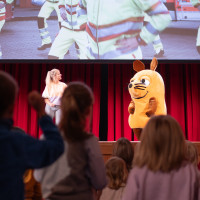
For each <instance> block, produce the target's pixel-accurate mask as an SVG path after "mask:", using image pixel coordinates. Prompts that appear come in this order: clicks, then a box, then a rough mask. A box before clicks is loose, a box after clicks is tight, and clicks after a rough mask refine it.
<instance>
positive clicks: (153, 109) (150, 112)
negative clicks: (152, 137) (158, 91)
mask: <svg viewBox="0 0 200 200" xmlns="http://www.w3.org/2000/svg"><path fill="white" fill-rule="evenodd" d="M156 109H157V102H156V98H155V97H152V98H150V99H149V107H148V110H147V112H146V115H147V116H148V117H151V116H152V115H154V114H155V112H156Z"/></svg>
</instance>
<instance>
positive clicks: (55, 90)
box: [42, 69, 67, 124]
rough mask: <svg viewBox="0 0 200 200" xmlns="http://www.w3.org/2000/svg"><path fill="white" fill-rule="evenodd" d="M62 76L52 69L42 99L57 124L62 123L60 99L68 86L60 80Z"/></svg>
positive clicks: (47, 111) (46, 109)
mask: <svg viewBox="0 0 200 200" xmlns="http://www.w3.org/2000/svg"><path fill="white" fill-rule="evenodd" d="M61 79H62V75H61V73H60V71H59V70H58V69H52V70H51V71H48V72H47V76H46V87H45V89H44V91H43V93H42V97H43V98H44V101H45V103H46V107H45V111H46V113H47V114H48V115H50V116H51V117H52V118H54V117H55V122H56V124H58V123H59V121H60V114H61V113H60V99H61V97H62V93H63V91H64V89H65V88H66V87H67V85H66V84H65V83H63V82H61V81H60V80H61Z"/></svg>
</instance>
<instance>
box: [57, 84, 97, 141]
mask: <svg viewBox="0 0 200 200" xmlns="http://www.w3.org/2000/svg"><path fill="white" fill-rule="evenodd" d="M93 101H94V97H93V93H92V90H91V89H90V88H89V87H88V86H87V85H86V84H84V83H81V82H71V83H69V84H68V87H67V88H66V89H65V90H64V92H63V96H62V98H61V112H62V114H61V121H60V124H59V127H60V129H61V130H62V131H63V133H64V136H65V139H67V140H69V141H81V140H84V139H86V138H88V137H89V134H88V133H85V131H84V129H85V126H86V117H87V116H88V114H89V113H90V107H91V106H92V105H93Z"/></svg>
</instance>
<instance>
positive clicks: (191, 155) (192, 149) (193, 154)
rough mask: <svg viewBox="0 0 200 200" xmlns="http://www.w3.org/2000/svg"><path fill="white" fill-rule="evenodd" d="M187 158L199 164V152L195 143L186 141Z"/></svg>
mask: <svg viewBox="0 0 200 200" xmlns="http://www.w3.org/2000/svg"><path fill="white" fill-rule="evenodd" d="M186 158H187V159H188V160H189V161H190V162H191V163H192V164H194V165H195V166H197V165H198V152H197V147H196V146H195V144H194V143H192V142H190V141H188V140H187V141H186Z"/></svg>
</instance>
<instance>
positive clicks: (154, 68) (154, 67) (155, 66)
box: [150, 57, 158, 71]
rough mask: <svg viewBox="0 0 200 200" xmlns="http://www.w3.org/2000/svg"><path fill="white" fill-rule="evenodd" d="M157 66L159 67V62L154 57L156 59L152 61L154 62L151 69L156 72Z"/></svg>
mask: <svg viewBox="0 0 200 200" xmlns="http://www.w3.org/2000/svg"><path fill="white" fill-rule="evenodd" d="M157 65H158V61H157V59H156V58H155V57H154V58H153V59H152V61H151V64H150V69H151V70H153V71H155V70H156V68H157Z"/></svg>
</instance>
